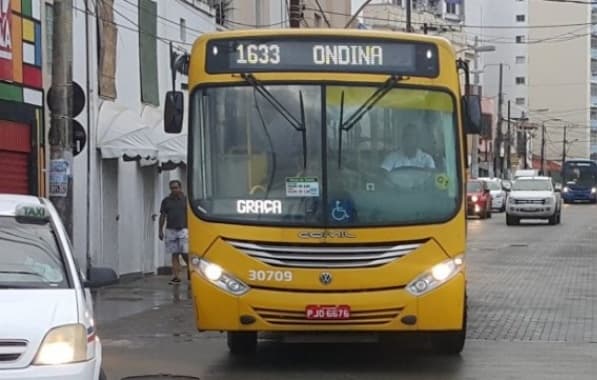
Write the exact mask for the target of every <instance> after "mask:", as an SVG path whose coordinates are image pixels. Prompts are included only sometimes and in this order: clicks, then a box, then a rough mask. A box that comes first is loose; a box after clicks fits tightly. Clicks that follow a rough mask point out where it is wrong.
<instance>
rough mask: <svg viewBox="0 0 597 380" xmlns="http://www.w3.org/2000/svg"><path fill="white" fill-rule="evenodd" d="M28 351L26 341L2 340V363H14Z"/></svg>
mask: <svg viewBox="0 0 597 380" xmlns="http://www.w3.org/2000/svg"><path fill="white" fill-rule="evenodd" d="M26 350H27V342H26V341H24V340H0V363H6V362H14V361H16V360H18V359H19V358H20V357H21V355H23V353H24V352H25V351H26Z"/></svg>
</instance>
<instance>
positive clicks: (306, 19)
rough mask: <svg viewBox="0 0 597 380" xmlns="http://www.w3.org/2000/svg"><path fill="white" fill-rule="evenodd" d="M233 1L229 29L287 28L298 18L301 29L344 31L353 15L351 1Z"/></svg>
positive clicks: (225, 22) (229, 16)
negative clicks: (292, 20)
mask: <svg viewBox="0 0 597 380" xmlns="http://www.w3.org/2000/svg"><path fill="white" fill-rule="evenodd" d="M215 1H219V0H215ZM229 1H230V3H229V6H228V8H229V9H230V11H229V12H228V15H227V17H225V20H224V26H225V27H226V28H228V29H247V28H287V27H289V26H290V20H291V19H293V18H295V17H296V19H297V20H298V21H299V25H300V27H301V28H327V27H332V28H344V26H345V24H346V22H348V20H349V19H350V15H351V2H350V0H318V1H315V0H229ZM320 6H321V8H320Z"/></svg>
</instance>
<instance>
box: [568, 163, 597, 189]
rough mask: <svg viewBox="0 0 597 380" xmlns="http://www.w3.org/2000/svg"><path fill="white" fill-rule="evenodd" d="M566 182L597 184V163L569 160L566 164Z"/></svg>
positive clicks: (583, 185)
mask: <svg viewBox="0 0 597 380" xmlns="http://www.w3.org/2000/svg"><path fill="white" fill-rule="evenodd" d="M563 180H564V183H565V184H567V185H577V186H582V187H593V186H595V185H596V184H597V164H596V163H594V162H590V161H568V162H566V163H565V164H564V173H563Z"/></svg>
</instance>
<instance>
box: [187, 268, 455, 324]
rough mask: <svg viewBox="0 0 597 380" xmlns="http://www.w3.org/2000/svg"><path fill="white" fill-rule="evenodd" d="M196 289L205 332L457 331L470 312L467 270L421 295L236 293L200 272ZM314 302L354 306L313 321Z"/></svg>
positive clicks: (199, 319)
mask: <svg viewBox="0 0 597 380" xmlns="http://www.w3.org/2000/svg"><path fill="white" fill-rule="evenodd" d="M192 288H193V300H194V306H195V312H196V314H195V316H196V318H197V321H196V322H197V328H198V329H199V330H201V331H210V330H215V331H260V332H276V331H285V332H307V331H322V332H323V331H378V332H379V331H388V332H390V331H394V332H400V331H404V332H407V331H450V330H452V331H453V330H460V329H462V326H463V320H464V310H465V278H464V275H463V274H462V273H458V274H457V275H455V276H454V277H453V278H452V279H450V280H449V281H447V282H446V283H444V284H442V285H440V286H439V287H438V288H436V289H434V290H432V291H430V292H429V293H426V294H424V295H421V296H418V297H416V296H413V295H412V294H410V293H409V292H408V291H407V290H406V289H405V288H396V289H390V290H372V291H355V292H330V293H327V292H325V293H322V292H308V291H297V290H283V289H280V290H268V289H254V288H253V289H251V290H249V291H248V292H247V293H246V294H244V295H242V296H233V295H231V294H228V293H226V292H224V291H222V290H220V289H219V288H217V287H216V286H214V285H212V284H211V283H209V282H207V280H205V279H204V278H203V277H201V276H200V275H198V274H197V273H193V276H192ZM314 305H318V306H321V305H329V306H332V307H335V306H342V307H348V308H349V309H350V317H349V318H347V319H334V320H313V319H309V318H307V316H306V314H307V313H306V310H307V308H308V307H312V306H314Z"/></svg>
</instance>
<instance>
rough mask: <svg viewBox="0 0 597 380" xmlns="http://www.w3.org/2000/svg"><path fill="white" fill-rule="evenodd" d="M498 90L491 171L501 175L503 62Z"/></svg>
mask: <svg viewBox="0 0 597 380" xmlns="http://www.w3.org/2000/svg"><path fill="white" fill-rule="evenodd" d="M499 78H500V79H499V92H498V125H497V131H496V135H495V143H494V144H493V145H494V146H493V156H494V163H493V171H494V174H495V176H496V177H498V176H499V177H501V178H504V177H503V168H502V159H501V153H502V122H503V121H504V117H503V114H502V108H503V105H504V94H503V87H504V64H503V63H500V76H499Z"/></svg>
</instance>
